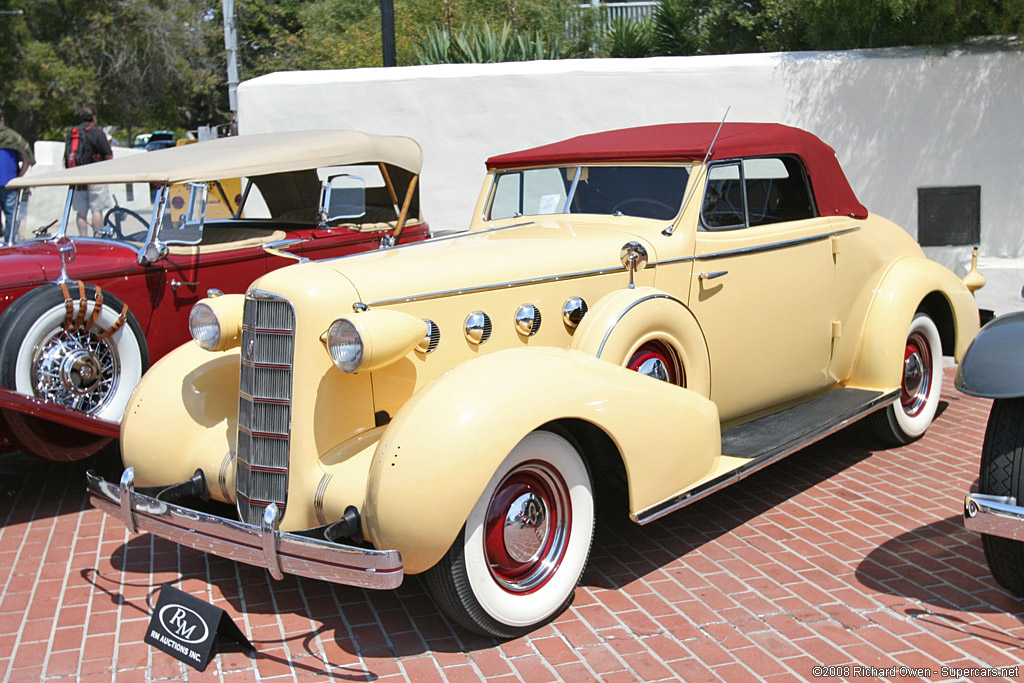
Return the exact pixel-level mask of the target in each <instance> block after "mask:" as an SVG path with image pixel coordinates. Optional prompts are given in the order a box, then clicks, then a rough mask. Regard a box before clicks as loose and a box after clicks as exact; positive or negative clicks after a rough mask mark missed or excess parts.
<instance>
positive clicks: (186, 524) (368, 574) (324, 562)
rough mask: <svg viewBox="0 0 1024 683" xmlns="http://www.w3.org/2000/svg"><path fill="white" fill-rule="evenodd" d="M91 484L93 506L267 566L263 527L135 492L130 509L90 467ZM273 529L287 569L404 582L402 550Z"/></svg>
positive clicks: (326, 577)
mask: <svg viewBox="0 0 1024 683" xmlns="http://www.w3.org/2000/svg"><path fill="white" fill-rule="evenodd" d="M86 483H87V489H88V493H89V497H90V501H91V502H92V504H93V506H95V507H96V508H98V509H100V510H102V511H103V512H105V513H107V514H108V515H111V516H113V517H116V518H118V519H123V518H124V516H125V514H130V515H134V516H135V518H136V519H137V520H138V531H139V532H149V533H152V534H154V535H156V536H160V537H161V538H166V539H168V540H170V541H173V542H175V543H178V544H179V545H183V546H186V547H188V548H194V549H196V550H199V551H202V552H208V553H211V554H213V555H217V556H219V557H224V558H227V559H229V560H233V561H235V562H244V563H246V564H251V565H254V566H256V567H265V565H264V555H263V538H262V535H263V531H262V529H261V528H260V527H256V526H252V525H249V524H243V523H241V522H238V521H235V520H231V519H225V518H223V517H217V516H216V515H211V514H208V513H205V512H199V511H197V510H192V509H189V508H186V507H182V506H179V505H174V504H171V503H165V502H164V501H161V500H157V499H156V498H152V497H150V496H146V495H143V494H140V493H136V492H131V494H130V496H129V506H128V507H129V510H128V512H127V513H125V512H124V511H122V509H121V505H120V491H119V489H118V486H117V485H116V484H112V483H110V482H108V481H105V480H103V479H102V478H100V477H98V476H96V475H95V474H93V473H91V472H90V473H88V474H87V475H86ZM273 534H274V536H275V537H276V538H277V545H278V553H277V557H278V561H279V562H280V565H281V571H282V573H285V574H294V575H296V576H305V577H308V578H311V579H320V580H322V581H330V582H331V583H340V584H345V585H349V586H358V587H361V588H374V589H378V590H390V589H393V588H398V586H400V585H401V584H402V579H403V577H404V569H403V566H402V556H401V554H400V553H399V552H398V551H397V550H372V549H365V548H357V547H354V546H348V545H342V544H340V543H332V542H331V541H327V540H320V539H317V538H310V537H308V536H301V535H299V534H292V533H286V532H282V531H275V532H273Z"/></svg>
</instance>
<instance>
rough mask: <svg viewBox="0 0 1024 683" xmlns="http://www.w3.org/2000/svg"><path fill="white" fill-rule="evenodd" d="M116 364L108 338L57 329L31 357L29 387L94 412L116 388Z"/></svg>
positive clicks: (53, 399)
mask: <svg viewBox="0 0 1024 683" xmlns="http://www.w3.org/2000/svg"><path fill="white" fill-rule="evenodd" d="M119 365H120V364H119V359H118V356H117V349H116V347H115V346H114V345H113V343H112V342H111V341H110V340H109V339H103V340H101V339H99V338H98V337H97V335H95V334H93V333H92V332H87V331H84V330H81V329H78V330H73V331H70V332H69V331H67V330H65V329H64V328H58V329H56V330H54V331H53V332H51V333H50V334H48V335H47V336H46V337H44V338H43V340H42V341H40V342H39V345H38V346H37V347H36V350H35V352H34V354H33V356H32V371H31V375H32V377H31V378H32V387H33V389H34V390H35V394H36V396H38V397H39V398H42V399H44V400H47V401H50V402H52V403H56V404H58V405H62V406H64V407H66V408H73V409H75V410H81V411H83V412H86V413H95V412H97V411H99V410H100V409H102V408H103V407H104V406H106V404H107V402H108V401H109V400H110V398H111V396H113V394H114V392H115V391H116V390H117V378H118V375H119Z"/></svg>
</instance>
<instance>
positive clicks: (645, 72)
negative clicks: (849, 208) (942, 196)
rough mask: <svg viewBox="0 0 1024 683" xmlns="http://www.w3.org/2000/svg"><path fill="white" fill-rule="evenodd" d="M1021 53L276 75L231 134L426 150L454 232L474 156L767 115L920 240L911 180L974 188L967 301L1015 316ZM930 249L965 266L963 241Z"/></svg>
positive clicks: (1022, 158) (859, 54)
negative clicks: (975, 240)
mask: <svg viewBox="0 0 1024 683" xmlns="http://www.w3.org/2000/svg"><path fill="white" fill-rule="evenodd" d="M1022 96H1024V50H1021V49H1020V48H1019V47H1007V46H1001V47H988V48H972V49H967V50H957V51H942V52H938V51H928V50H923V49H892V50H868V51H851V52H832V53H823V52H814V53H775V54H758V55H727V56H712V57H659V58H652V59H642V60H626V59H622V60H613V59H593V60H564V61H550V62H525V63H506V64H471V65H437V66H415V67H402V68H392V69H356V70H347V71H310V72H287V73H276V74H271V75H268V76H263V77H261V78H257V79H253V80H250V81H246V82H244V83H242V84H241V85H240V86H239V89H238V100H239V129H240V132H241V133H242V134H245V133H256V132H266V131H275V130H296V129H306V128H354V129H357V130H363V131H367V132H372V133H383V134H402V135H409V136H411V137H413V138H415V139H417V140H418V141H419V142H420V144H421V145H422V146H423V150H424V158H425V163H424V169H423V179H422V189H423V191H422V196H423V211H424V215H425V216H426V218H427V219H428V220H429V221H430V223H431V225H432V226H433V227H434V229H435V230H437V229H448V228H459V227H465V226H466V225H468V223H469V217H470V213H471V211H472V208H473V203H474V201H475V199H476V196H477V192H478V189H479V186H480V182H481V180H482V178H483V175H484V160H485V159H486V158H487V157H489V156H491V155H493V154H498V153H501V152H508V151H512V150H516V149H521V148H525V147H531V146H534V145H539V144H543V143H547V142H553V141H555V140H560V139H563V138H566V137H571V136H573V135H579V134H581V133H588V132H594V131H600V130H608V129H612V128H621V127H627V126H637V125H646V124H653V123H667V122H676V121H701V120H706V121H718V120H720V119H721V118H722V115H723V114H724V113H725V110H726V107H727V106H728V107H731V111H730V113H729V120H730V121H774V122H780V123H785V124H789V125H794V126H798V127H801V128H805V129H807V130H810V131H811V132H813V133H815V134H816V135H818V136H819V137H820V138H822V139H823V140H824V141H825V142H827V143H828V144H830V145H831V146H832V147H834V148H835V149H836V152H837V154H838V155H839V160H840V162H841V163H842V165H843V167H844V169H845V170H846V173H847V175H848V176H849V178H850V182H851V184H852V186H853V188H854V190H855V191H856V192H857V194H858V197H859V198H860V200H861V201H862V202H863V203H864V204H865V205H866V206H867V207H868V208H869V209H870V210H872V211H874V212H876V213H879V214H882V215H885V216H887V217H889V218H891V219H893V220H895V221H896V222H897V223H899V224H901V225H903V226H904V227H905V228H906V229H907V230H908V231H909V232H910V233H911V234H913V235H916V234H917V188H918V187H927V186H947V185H980V186H981V188H982V189H981V221H982V226H981V238H982V245H981V247H982V249H981V252H982V262H981V267H982V272H983V273H984V274H986V275H987V276H988V277H989V280H990V286H989V287H986V288H985V289H984V290H982V292H981V293H979V296H978V299H979V304H980V305H982V306H983V307H986V308H993V309H995V310H997V311H998V312H1005V311H1007V310H1013V309H1021V308H1024V305H1021V301H1020V296H1019V292H1020V287H1021V285H1022V284H1024V242H1022V239H1021V229H1020V227H1019V226H1020V218H1019V217H1020V216H1022V215H1024V192H1021V191H1020V187H1019V185H1020V183H1021V181H1022V180H1024V132H1022V124H1021V120H1022V113H1021V112H1022V109H1024V101H1022ZM928 252H929V255H930V256H932V257H933V258H935V259H936V260H939V261H941V262H943V263H945V264H946V265H947V266H950V267H952V268H954V269H955V270H958V271H959V272H960V273H961V274H962V273H963V272H964V270H965V268H966V263H967V262H968V261H969V253H970V250H969V249H968V248H932V249H929V250H928Z"/></svg>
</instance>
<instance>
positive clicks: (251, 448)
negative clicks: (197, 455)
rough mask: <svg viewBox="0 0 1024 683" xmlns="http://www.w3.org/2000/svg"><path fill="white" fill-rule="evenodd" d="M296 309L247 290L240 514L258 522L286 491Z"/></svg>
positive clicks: (241, 379) (238, 476) (240, 398)
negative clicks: (267, 508)
mask: <svg viewBox="0 0 1024 683" xmlns="http://www.w3.org/2000/svg"><path fill="white" fill-rule="evenodd" d="M294 353H295V311H294V309H293V308H292V305H291V304H290V303H289V302H288V301H286V300H285V299H283V298H281V297H278V296H275V295H273V294H268V293H265V292H255V293H250V294H248V295H246V297H245V308H244V309H243V313H242V368H241V373H240V376H239V385H238V454H237V458H236V463H237V465H236V467H237V469H236V475H235V482H236V484H235V486H236V492H237V494H238V496H237V508H238V516H239V519H241V520H242V521H243V522H245V523H247V524H253V525H259V524H260V520H261V519H262V517H263V510H264V508H265V507H266V506H267V505H268V504H269V503H277V506H278V507H280V508H284V506H285V503H286V502H287V497H288V467H289V460H288V457H289V445H290V439H289V437H290V432H291V399H292V361H293V358H294Z"/></svg>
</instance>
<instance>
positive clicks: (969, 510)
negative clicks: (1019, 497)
mask: <svg viewBox="0 0 1024 683" xmlns="http://www.w3.org/2000/svg"><path fill="white" fill-rule="evenodd" d="M964 526H965V527H967V529H968V530H969V531H976V532H978V533H980V534H989V535H991V536H1001V537H1003V538H1011V539H1013V540H1015V541H1024V507H1021V506H1020V505H1017V501H1016V499H1015V498H1010V497H1007V496H990V495H986V494H984V493H969V494H967V496H966V497H965V498H964Z"/></svg>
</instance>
